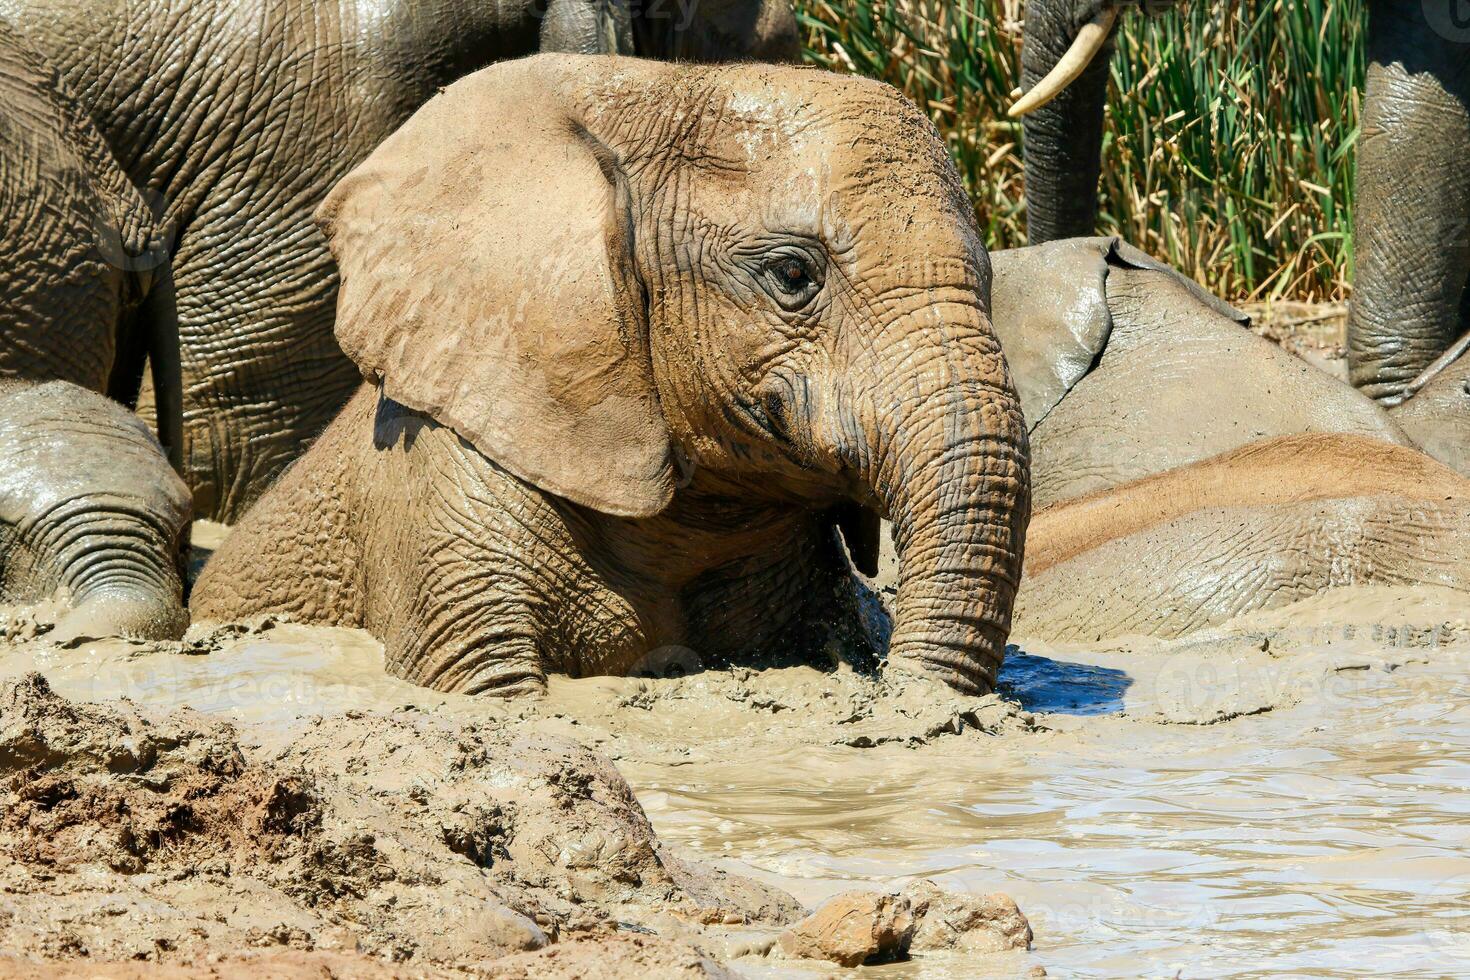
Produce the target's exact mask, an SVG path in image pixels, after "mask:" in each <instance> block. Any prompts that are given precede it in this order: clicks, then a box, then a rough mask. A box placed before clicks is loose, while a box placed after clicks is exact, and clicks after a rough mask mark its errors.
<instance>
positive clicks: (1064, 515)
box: [1016, 433, 1470, 641]
mask: <svg viewBox="0 0 1470 980" xmlns="http://www.w3.org/2000/svg"><path fill="white" fill-rule="evenodd" d="M1101 582H1106V583H1107V587H1106V588H1099V587H1098V584H1099V583H1101ZM1357 585H1395V586H1417V585H1425V586H1438V587H1447V588H1452V589H1458V590H1461V591H1464V592H1465V593H1466V596H1467V601H1470V480H1466V479H1465V478H1464V477H1461V476H1459V475H1458V474H1456V473H1455V472H1454V471H1452V470H1450V469H1449V468H1448V467H1446V466H1444V465H1443V464H1441V463H1438V462H1436V461H1434V460H1432V459H1430V458H1429V457H1428V456H1426V455H1424V454H1423V453H1420V452H1419V451H1417V450H1414V449H1410V448H1406V447H1403V446H1393V445H1390V444H1388V443H1385V442H1382V441H1380V440H1377V439H1369V438H1364V437H1362V436H1355V435H1342V434H1318V433H1312V434H1306V435H1294V436H1284V437H1281V438H1277V439H1268V440H1263V441H1260V442H1254V443H1250V444H1249V445H1246V446H1243V447H1241V448H1239V449H1235V450H1232V451H1230V452H1228V453H1224V454H1221V455H1219V456H1216V457H1213V458H1211V459H1208V460H1204V461H1202V462H1199V463H1196V464H1194V465H1192V466H1185V467H1181V468H1178V469H1173V470H1169V471H1167V472H1164V473H1160V474H1156V475H1154V476H1150V477H1145V478H1143V479H1141V480H1137V481H1134V482H1132V483H1128V484H1125V485H1122V486H1119V487H1114V488H1112V489H1110V490H1104V491H1101V492H1099V493H1096V494H1092V495H1089V496H1086V497H1081V498H1078V499H1075V500H1071V501H1068V502H1065V503H1061V504H1057V505H1054V506H1052V507H1047V508H1043V509H1039V510H1038V511H1037V513H1036V516H1035V518H1034V519H1033V520H1032V522H1031V530H1030V533H1029V535H1028V539H1027V556H1026V578H1025V581H1024V583H1023V585H1022V588H1021V593H1020V596H1019V598H1018V599H1017V600H1016V630H1017V632H1018V633H1020V634H1022V635H1025V636H1027V637H1036V638H1044V639H1050V640H1061V641H1096V640H1100V639H1104V638H1107V637H1117V636H1126V635H1148V636H1161V637H1174V636H1181V635H1183V634H1186V633H1189V632H1192V631H1194V630H1197V629H1200V628H1202V627H1207V626H1212V625H1217V624H1219V623H1222V622H1224V621H1226V620H1228V619H1230V618H1231V617H1232V616H1236V615H1239V614H1240V613H1244V612H1249V611H1251V610H1256V609H1267V608H1271V607H1274V606H1279V605H1284V604H1286V603H1289V602H1292V601H1295V600H1299V599H1305V598H1308V597H1310V596H1313V595H1316V594H1318V593H1321V592H1323V591H1326V590H1328V589H1333V588H1341V587H1346V586H1357Z"/></svg>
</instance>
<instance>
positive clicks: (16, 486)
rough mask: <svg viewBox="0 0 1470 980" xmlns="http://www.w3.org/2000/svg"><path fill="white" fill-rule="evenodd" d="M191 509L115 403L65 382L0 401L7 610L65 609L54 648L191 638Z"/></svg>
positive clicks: (156, 450)
mask: <svg viewBox="0 0 1470 980" xmlns="http://www.w3.org/2000/svg"><path fill="white" fill-rule="evenodd" d="M188 527H189V499H188V492H187V490H186V489H185V487H184V485H183V483H182V481H180V479H179V478H178V475H177V474H176V473H174V471H173V468H172V467H171V466H170V465H169V462H168V459H167V457H166V456H165V455H164V452H163V449H162V447H160V446H159V444H158V442H157V440H156V439H154V438H153V436H152V435H151V434H150V433H149V432H148V430H147V428H146V427H145V426H144V425H143V423H142V422H141V421H140V420H139V419H138V418H137V417H136V416H134V415H133V414H132V413H130V412H129V411H127V410H126V409H125V408H123V407H122V406H121V405H119V404H117V403H116V402H114V401H112V400H110V399H108V398H105V397H104V396H102V395H99V394H97V393H96V392H92V391H88V390H86V389H85V388H81V387H78V386H77V385H74V384H71V383H69V382H63V381H53V382H48V383H46V384H40V385H32V386H27V387H22V388H19V389H17V390H12V391H11V393H10V394H8V395H7V396H5V397H4V398H3V399H0V600H4V601H8V602H34V601H38V600H42V599H46V598H50V597H52V596H58V597H64V598H66V599H67V600H68V601H69V603H70V606H71V608H70V610H69V611H68V612H67V613H66V614H65V615H64V616H63V617H62V618H61V619H60V620H59V621H58V622H57V624H56V628H55V630H54V632H53V636H54V637H55V638H57V639H73V638H76V637H101V636H119V635H120V636H131V637H136V638H141V639H172V638H177V637H178V636H181V635H182V634H183V631H184V628H185V627H186V626H187V625H188V614H187V613H185V612H184V607H183V598H184V590H183V576H182V566H183V552H184V550H185V548H186V547H187V541H188Z"/></svg>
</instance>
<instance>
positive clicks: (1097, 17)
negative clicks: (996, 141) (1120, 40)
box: [1021, 0, 1113, 245]
mask: <svg viewBox="0 0 1470 980" xmlns="http://www.w3.org/2000/svg"><path fill="white" fill-rule="evenodd" d="M1107 13H1108V11H1107V8H1105V7H1103V6H1102V5H1100V4H1097V3H1091V4H1078V3H1077V2H1076V0H1031V3H1030V4H1028V6H1027V10H1026V29H1025V36H1024V39H1023V42H1022V45H1021V77H1022V87H1023V88H1026V89H1028V90H1030V89H1034V88H1035V87H1036V86H1037V85H1038V83H1040V82H1041V80H1042V79H1043V78H1045V77H1046V76H1047V75H1049V74H1050V73H1051V72H1052V70H1053V69H1054V68H1056V67H1057V65H1058V63H1059V62H1062V61H1063V60H1064V59H1066V58H1067V56H1068V52H1069V51H1070V50H1071V48H1072V43H1073V41H1074V40H1075V39H1076V38H1077V36H1078V34H1079V33H1082V32H1083V31H1084V28H1087V27H1088V25H1090V24H1091V25H1094V28H1095V27H1096V26H1097V25H1105V33H1106V39H1105V40H1104V41H1103V43H1102V44H1101V46H1100V47H1099V48H1098V49H1097V51H1096V53H1095V54H1094V55H1093V56H1092V58H1091V60H1090V61H1089V62H1088V63H1087V67H1086V68H1083V69H1082V70H1081V72H1080V73H1079V74H1077V75H1076V78H1075V80H1074V81H1072V82H1071V84H1069V85H1068V86H1067V87H1066V88H1065V89H1063V90H1062V91H1061V92H1059V93H1058V94H1057V95H1056V96H1055V97H1054V98H1052V99H1051V100H1050V101H1049V102H1047V103H1046V104H1044V105H1042V106H1040V107H1039V108H1037V109H1034V110H1032V111H1031V112H1030V114H1029V115H1027V116H1026V120H1025V158H1026V235H1027V239H1028V240H1029V242H1030V243H1031V244H1032V245H1040V244H1041V243H1043V242H1049V241H1053V240H1055V239H1058V238H1075V237H1079V236H1087V235H1093V234H1096V229H1095V225H1096V223H1097V180H1098V175H1099V173H1100V172H1101V167H1102V135H1103V107H1104V105H1105V103H1106V102H1107V89H1108V62H1109V60H1110V59H1111V58H1112V53H1113V40H1112V32H1111V25H1112V19H1111V18H1110V17H1108V16H1107Z"/></svg>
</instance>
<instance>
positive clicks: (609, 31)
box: [541, 0, 633, 55]
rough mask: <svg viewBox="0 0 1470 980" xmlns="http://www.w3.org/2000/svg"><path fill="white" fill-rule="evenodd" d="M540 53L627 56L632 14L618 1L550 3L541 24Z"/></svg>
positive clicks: (560, 0) (559, 0) (553, 0)
mask: <svg viewBox="0 0 1470 980" xmlns="http://www.w3.org/2000/svg"><path fill="white" fill-rule="evenodd" d="M541 50H542V51H565V52H568V53H570V54H628V55H631V54H632V53H633V17H632V14H631V13H630V12H629V10H628V6H627V4H625V3H623V2H621V0H551V3H550V4H548V5H547V7H546V16H545V18H543V19H542V21H541Z"/></svg>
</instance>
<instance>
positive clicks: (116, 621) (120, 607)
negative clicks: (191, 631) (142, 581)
mask: <svg viewBox="0 0 1470 980" xmlns="http://www.w3.org/2000/svg"><path fill="white" fill-rule="evenodd" d="M188 628H189V613H188V612H187V611H186V610H185V609H184V608H183V606H181V605H179V604H178V603H175V602H169V601H167V600H164V599H160V598H158V597H156V596H140V595H136V594H132V593H127V592H101V593H98V594H96V595H93V596H90V597H88V598H87V599H86V600H84V601H82V602H81V603H79V604H77V605H75V606H73V607H72V608H71V609H70V610H69V611H67V613H66V614H65V615H63V616H62V617H61V618H60V619H58V620H57V621H56V626H55V627H54V628H53V629H52V630H51V633H50V634H49V636H48V639H51V640H53V641H54V642H57V643H61V644H74V643H83V642H87V641H90V640H101V639H106V638H108V637H125V638H127V639H130V640H177V639H180V638H181V637H183V635H184V630H186V629H188Z"/></svg>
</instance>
